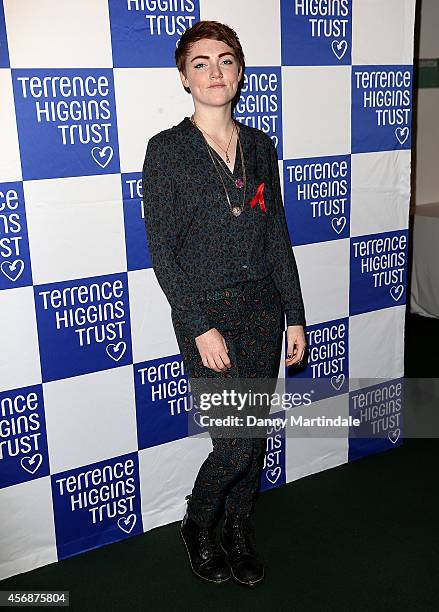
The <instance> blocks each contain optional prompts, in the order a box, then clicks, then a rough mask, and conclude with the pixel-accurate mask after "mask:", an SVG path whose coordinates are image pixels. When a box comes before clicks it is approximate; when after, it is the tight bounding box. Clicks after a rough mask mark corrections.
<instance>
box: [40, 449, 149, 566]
mask: <svg viewBox="0 0 439 612" xmlns="http://www.w3.org/2000/svg"><path fill="white" fill-rule="evenodd" d="M51 483H52V500H53V511H54V520H55V533H56V547H57V551H58V558H59V559H66V558H67V557H72V556H73V555H76V554H78V553H80V552H84V551H86V550H92V549H94V548H99V547H100V546H104V545H105V544H110V543H111V542H119V541H120V540H124V539H126V538H128V537H131V536H133V535H138V534H141V533H143V525H142V512H141V500H140V484H139V457H138V453H130V454H128V455H123V456H119V457H112V458H111V459H106V460H105V461H99V462H97V463H93V464H91V465H87V466H81V467H78V468H75V469H73V470H68V471H65V472H59V473H58V474H52V476H51Z"/></svg>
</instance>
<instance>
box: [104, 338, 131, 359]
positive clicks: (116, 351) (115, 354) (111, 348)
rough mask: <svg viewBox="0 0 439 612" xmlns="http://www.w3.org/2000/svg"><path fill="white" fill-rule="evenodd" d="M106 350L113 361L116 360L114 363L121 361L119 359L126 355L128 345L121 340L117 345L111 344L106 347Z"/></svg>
mask: <svg viewBox="0 0 439 612" xmlns="http://www.w3.org/2000/svg"><path fill="white" fill-rule="evenodd" d="M105 350H106V351H107V355H108V356H109V357H111V359H114V361H119V359H120V358H121V357H122V356H123V355H124V354H125V351H126V350H127V345H126V343H125V342H124V341H123V340H121V341H120V342H118V343H117V344H109V345H108V346H106V347H105Z"/></svg>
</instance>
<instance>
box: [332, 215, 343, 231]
mask: <svg viewBox="0 0 439 612" xmlns="http://www.w3.org/2000/svg"><path fill="white" fill-rule="evenodd" d="M331 225H332V229H333V230H334V232H337V234H341V232H342V231H343V230H344V227H345V225H346V217H338V219H332V221H331Z"/></svg>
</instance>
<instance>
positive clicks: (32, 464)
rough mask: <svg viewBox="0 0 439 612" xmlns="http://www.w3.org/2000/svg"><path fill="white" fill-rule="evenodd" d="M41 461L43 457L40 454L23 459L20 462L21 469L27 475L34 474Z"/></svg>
mask: <svg viewBox="0 0 439 612" xmlns="http://www.w3.org/2000/svg"><path fill="white" fill-rule="evenodd" d="M42 461H43V456H42V455H41V454H40V453H35V455H32V456H31V457H23V458H22V460H21V461H20V463H21V467H22V468H23V470H26V472H29V474H35V472H36V471H37V470H38V468H39V467H40V465H41V462H42Z"/></svg>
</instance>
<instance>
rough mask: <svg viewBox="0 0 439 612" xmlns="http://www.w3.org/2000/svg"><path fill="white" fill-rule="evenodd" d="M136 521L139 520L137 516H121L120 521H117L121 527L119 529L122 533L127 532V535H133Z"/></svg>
mask: <svg viewBox="0 0 439 612" xmlns="http://www.w3.org/2000/svg"><path fill="white" fill-rule="evenodd" d="M136 520H137V519H136V515H135V514H129V515H128V516H121V517H120V519H119V520H118V521H117V526H118V527H119V529H122V531H125V533H131V532H132V530H133V527H134V525H135V524H136Z"/></svg>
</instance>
